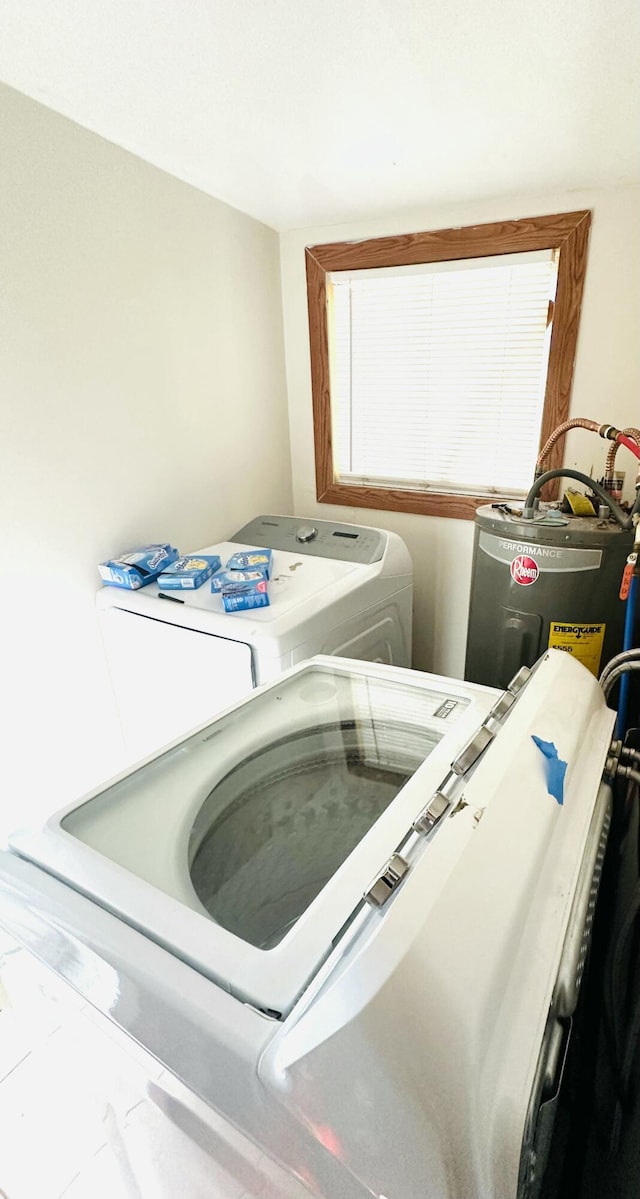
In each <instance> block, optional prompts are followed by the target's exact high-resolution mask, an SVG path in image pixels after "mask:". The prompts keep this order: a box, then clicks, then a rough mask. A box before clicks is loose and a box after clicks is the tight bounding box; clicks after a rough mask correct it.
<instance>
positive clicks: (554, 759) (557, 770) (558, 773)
mask: <svg viewBox="0 0 640 1199" xmlns="http://www.w3.org/2000/svg"><path fill="white" fill-rule="evenodd" d="M531 740H532V741H533V742H534V743H535V744H536V745H537V746H538V749H539V750H540V752H541V754H543V755H544V759H545V767H546V772H547V791H548V792H549V795H553V798H554V799H557V801H558V803H559V804H562V803H564V776H565V774H566V773H567V763H566V762H563V761H562V758H559V757H558V751H557V749H556V747H555V745H554V744H553V741H543V740H542V738H541V737H534V736H532V737H531Z"/></svg>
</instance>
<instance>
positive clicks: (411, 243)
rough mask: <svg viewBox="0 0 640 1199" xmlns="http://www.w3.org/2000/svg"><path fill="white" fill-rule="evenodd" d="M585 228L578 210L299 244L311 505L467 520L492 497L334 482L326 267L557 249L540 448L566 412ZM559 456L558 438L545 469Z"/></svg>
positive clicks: (585, 214) (587, 219)
mask: <svg viewBox="0 0 640 1199" xmlns="http://www.w3.org/2000/svg"><path fill="white" fill-rule="evenodd" d="M590 225H591V212H590V211H588V210H585V211H581V212H563V213H557V214H555V215H553V216H541V217H530V218H526V219H524V220H516V221H497V222H493V223H492V224H488V225H470V226H467V227H465V228H461V229H439V230H436V231H435V232H431V233H405V234H400V235H398V236H397V237H376V238H372V239H370V240H367V241H346V242H328V243H326V244H324V245H318V246H308V247H307V248H306V250H305V258H306V269H307V303H308V309H309V340H310V349H311V383H312V395H313V425H314V441H315V458H316V493H317V497H318V501H319V503H321V504H343V505H347V506H348V507H350V508H378V509H382V510H386V511H394V512H414V513H420V514H425V515H429V516H449V517H456V518H457V519H462V520H472V519H473V518H474V516H475V513H476V509H477V508H478V507H479V506H480V504H486V503H493V502H495V499H496V497H495V495H493V496H485V497H478V496H466V495H460V494H443V493H441V492H439V493H436V492H433V491H428V490H427V489H425V490H424V491H421V490H409V489H407V490H403V489H400V488H389V487H375V486H372V485H368V486H363V485H361V484H354V485H351V484H349V483H339V482H337V480H336V478H335V471H334V463H333V445H332V419H331V389H330V373H329V344H328V319H327V302H328V290H327V275H328V274H329V273H330V272H331V271H348V270H362V269H364V268H367V267H385V266H387V267H393V266H414V265H416V264H419V263H426V262H447V261H455V260H457V259H463V258H485V257H490V256H493V255H497V254H516V253H520V252H522V251H531V250H557V251H559V256H558V257H559V261H558V284H557V291H556V300H555V308H554V315H553V327H552V331H551V343H550V349H549V365H548V371H547V386H546V391H545V400H544V411H543V417H542V429H541V434H540V445H541V446H542V445H543V444H544V442H545V441H546V440H547V438H548V436H549V434H550V433H551V432H552V431H553V430H554V429H555V428H556V426H557V425H559V424H561V422H562V421H565V420H566V419H567V417H568V415H569V403H570V399H571V384H572V381H573V369H574V362H575V353H576V344H577V340H578V324H579V320H580V308H581V304H582V291H583V284H584V276H585V270H586V261H587V243H588V239H589V228H590ZM498 435H499V434H498ZM562 454H563V448H562V444H561V443H558V444H557V445H556V446H554V448H553V450H552V451H551V453H550V454H549V457H548V460H547V466H548V469H549V470H551V469H552V468H556V467H559V466H561V465H562Z"/></svg>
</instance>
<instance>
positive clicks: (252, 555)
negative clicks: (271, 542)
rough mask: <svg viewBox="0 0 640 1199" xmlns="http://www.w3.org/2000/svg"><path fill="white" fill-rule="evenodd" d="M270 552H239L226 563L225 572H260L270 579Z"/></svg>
mask: <svg viewBox="0 0 640 1199" xmlns="http://www.w3.org/2000/svg"><path fill="white" fill-rule="evenodd" d="M272 556H273V554H272V551H271V550H240V551H239V552H238V553H237V554H232V555H231V557H230V558H229V561H228V562H227V567H226V569H227V570H261V571H263V572H264V574H265V576H266V577H267V578H268V579H270V578H271V559H272Z"/></svg>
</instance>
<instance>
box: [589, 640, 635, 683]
mask: <svg viewBox="0 0 640 1199" xmlns="http://www.w3.org/2000/svg"><path fill="white" fill-rule="evenodd" d="M636 658H638V659H640V646H638V647H637V648H636V649H625V650H623V651H622V652H621V653H619V654H616V656H615V658H610V660H609V661H608V662H607V665H606V666H605V667H604V669H603V671H602V674H601V675H600V678H599V680H598V681H599V683H600V686H602V684H603V683H604V682H605V680H606V679H607V678H608V677H609V675H610V674H611V673H612V671H614V670H615V668H616V666H621V665H622V663H623V662H633V661H634V660H635V659H636Z"/></svg>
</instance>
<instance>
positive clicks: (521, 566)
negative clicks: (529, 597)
mask: <svg viewBox="0 0 640 1199" xmlns="http://www.w3.org/2000/svg"><path fill="white" fill-rule="evenodd" d="M509 569H510V571H511V578H512V579H513V581H514V583H519V584H520V586H521V587H530V586H531V584H532V583H535V581H536V579H537V577H538V575H539V574H540V570H539V567H538V563H537V562H536V560H535V558H530V557H529V555H528V554H518V556H517V558H514V559H513V561H512V563H511V566H510V567H509Z"/></svg>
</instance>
